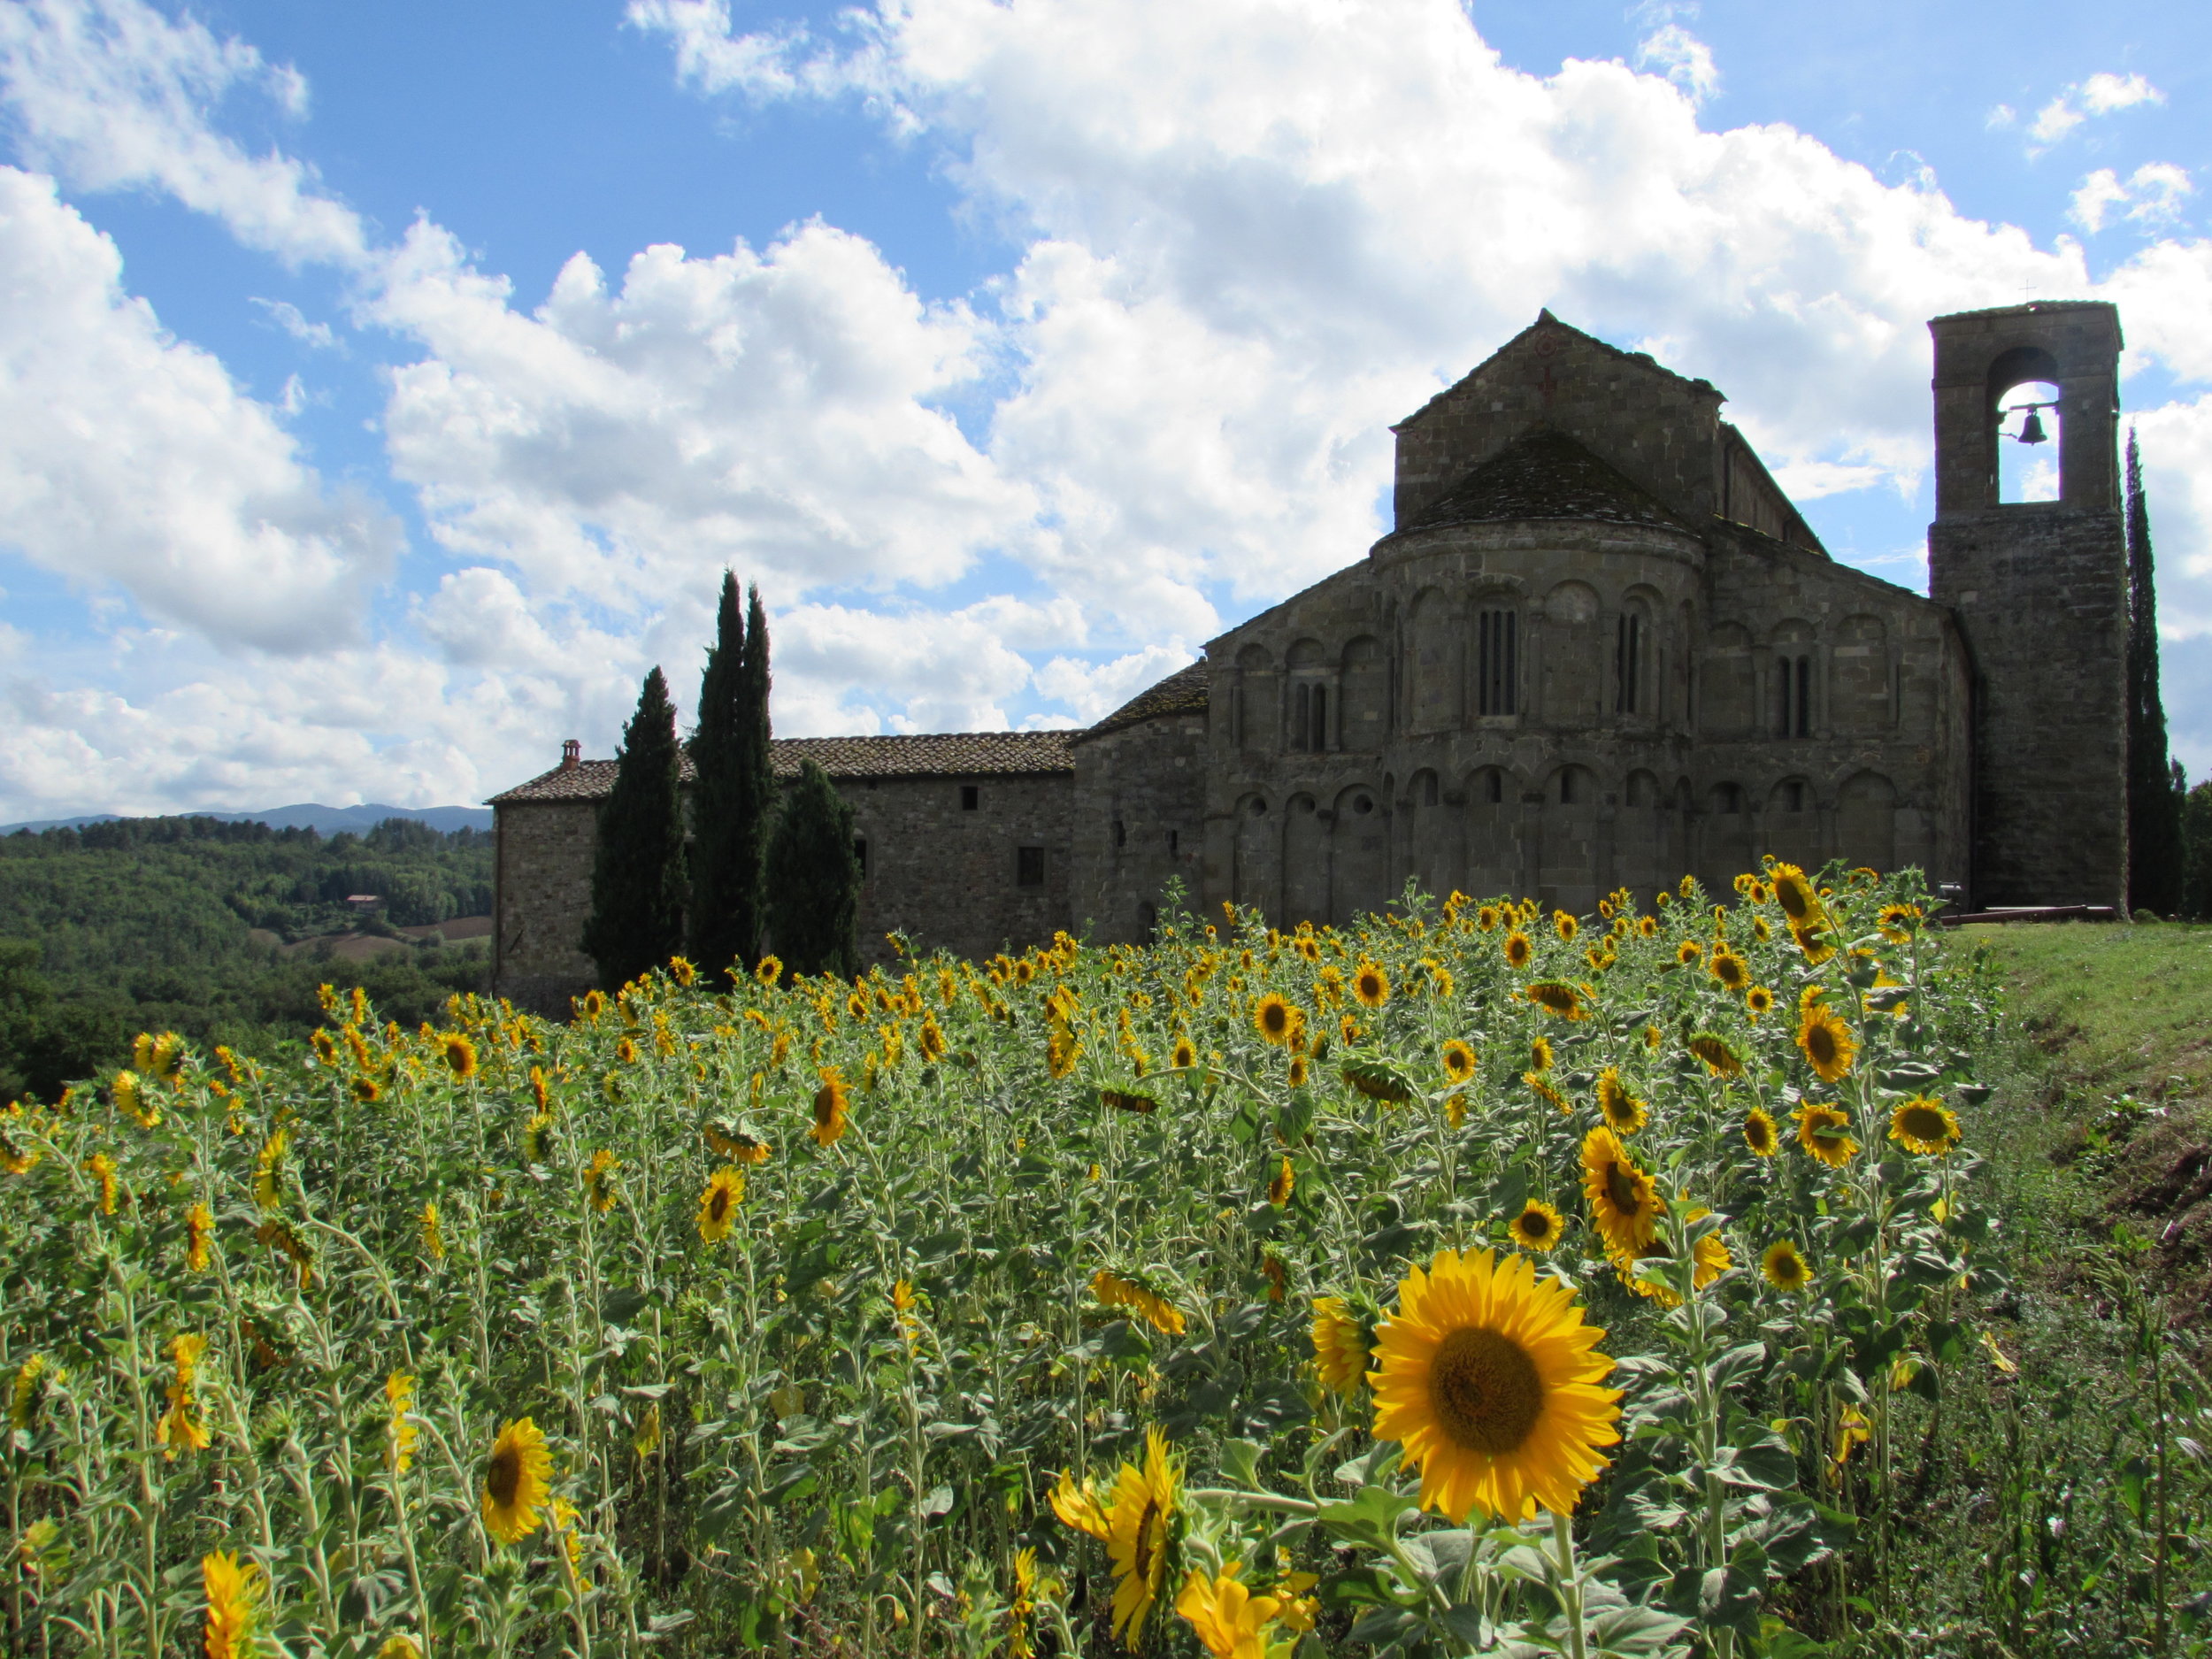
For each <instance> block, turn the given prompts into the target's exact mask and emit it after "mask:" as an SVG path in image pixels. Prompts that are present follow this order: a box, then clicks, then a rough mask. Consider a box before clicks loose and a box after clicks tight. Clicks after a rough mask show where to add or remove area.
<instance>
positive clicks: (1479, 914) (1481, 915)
mask: <svg viewBox="0 0 2212 1659" xmlns="http://www.w3.org/2000/svg"><path fill="white" fill-rule="evenodd" d="M1475 926H1477V927H1479V928H1480V929H1481V930H1482V931H1483V932H1484V933H1496V932H1497V931H1498V907H1497V906H1496V905H1494V904H1486V905H1484V906H1483V907H1482V908H1481V909H1480V910H1477V911H1476V912H1475Z"/></svg>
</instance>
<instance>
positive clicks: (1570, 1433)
mask: <svg viewBox="0 0 2212 1659" xmlns="http://www.w3.org/2000/svg"><path fill="white" fill-rule="evenodd" d="M1604 1334H1605V1333H1603V1332H1602V1331H1601V1330H1599V1329H1597V1328H1596V1327H1595V1326H1593V1325H1585V1324H1584V1323H1583V1318H1582V1310H1581V1308H1580V1307H1578V1305H1577V1304H1576V1302H1575V1300H1574V1296H1573V1294H1572V1293H1571V1291H1569V1290H1568V1289H1567V1288H1566V1287H1565V1286H1562V1285H1559V1284H1557V1283H1555V1282H1551V1281H1539V1280H1538V1279H1537V1277H1536V1274H1535V1271H1534V1269H1533V1268H1532V1266H1531V1265H1530V1263H1529V1260H1528V1258H1527V1257H1526V1256H1509V1257H1508V1258H1507V1259H1506V1260H1505V1261H1504V1262H1503V1263H1500V1262H1499V1261H1498V1259H1497V1257H1496V1256H1495V1254H1494V1252H1492V1251H1489V1250H1484V1251H1482V1252H1481V1253H1479V1255H1468V1256H1462V1255H1460V1254H1459V1252H1457V1251H1455V1250H1440V1251H1438V1252H1437V1254H1436V1256H1435V1258H1434V1259H1433V1260H1432V1262H1431V1263H1429V1267H1428V1270H1427V1271H1422V1270H1421V1269H1420V1268H1418V1267H1415V1268H1413V1269H1411V1270H1409V1271H1408V1273H1407V1274H1406V1277H1405V1279H1404V1281H1403V1282H1402V1283H1401V1284H1400V1285H1399V1286H1398V1311H1397V1312H1396V1314H1394V1316H1393V1317H1391V1318H1389V1319H1388V1320H1386V1322H1385V1323H1384V1325H1383V1327H1382V1329H1381V1331H1380V1332H1379V1333H1378V1335H1377V1352H1378V1356H1379V1357H1378V1361H1377V1369H1376V1370H1375V1371H1373V1372H1372V1373H1371V1375H1370V1376H1369V1378H1368V1381H1369V1382H1370V1383H1371V1385H1372V1386H1373V1387H1374V1390H1375V1428H1374V1433H1375V1438H1376V1439H1377V1440H1396V1441H1398V1442H1399V1443H1400V1444H1401V1445H1402V1446H1403V1447H1404V1448H1405V1453H1406V1461H1407V1462H1408V1463H1412V1464H1415V1465H1417V1467H1418V1468H1419V1469H1420V1471H1421V1504H1422V1507H1423V1508H1425V1509H1434V1510H1436V1511H1437V1512H1439V1513H1440V1514H1441V1515H1443V1516H1444V1517H1446V1518H1447V1519H1448V1520H1451V1521H1453V1522H1455V1523H1456V1522H1461V1521H1464V1520H1466V1519H1467V1518H1468V1517H1470V1516H1471V1515H1472V1514H1473V1513H1474V1512H1475V1511H1476V1510H1477V1509H1481V1510H1483V1511H1484V1512H1485V1513H1486V1514H1489V1515H1494V1516H1499V1517H1503V1518H1505V1519H1507V1520H1512V1521H1518V1520H1524V1519H1525V1518H1527V1517H1530V1516H1532V1515H1533V1514H1534V1513H1535V1512H1536V1510H1537V1509H1538V1507H1539V1506H1541V1507H1542V1508H1544V1509H1549V1510H1551V1511H1552V1512H1553V1513H1554V1514H1555V1515H1567V1514H1571V1512H1572V1511H1573V1509H1574V1507H1575V1500H1576V1498H1577V1496H1578V1494H1580V1492H1581V1490H1582V1488H1583V1487H1584V1486H1586V1485H1588V1484H1589V1482H1590V1481H1591V1480H1592V1479H1594V1477H1595V1476H1596V1474H1597V1472H1598V1471H1599V1470H1601V1469H1603V1468H1604V1467H1605V1466H1606V1463H1607V1462H1608V1459H1606V1458H1605V1457H1604V1456H1603V1455H1601V1454H1600V1453H1599V1452H1598V1451H1597V1449H1596V1448H1599V1447H1601V1446H1610V1445H1612V1444H1614V1443H1615V1442H1617V1440H1619V1439H1620V1431H1619V1430H1618V1429H1617V1427H1615V1425H1616V1423H1617V1421H1618V1419H1619V1417H1620V1408H1619V1405H1618V1403H1617V1402H1619V1400H1620V1392H1619V1390H1617V1389H1613V1388H1606V1387H1602V1386H1600V1385H1601V1384H1602V1383H1603V1381H1604V1380H1605V1378H1606V1376H1607V1374H1608V1373H1609V1372H1610V1371H1611V1370H1612V1369H1613V1362H1612V1361H1611V1360H1610V1359H1609V1358H1607V1357H1606V1356H1604V1355H1602V1354H1600V1353H1598V1352H1596V1346H1597V1341H1598V1339H1599V1338H1600V1337H1601V1336H1603V1335H1604Z"/></svg>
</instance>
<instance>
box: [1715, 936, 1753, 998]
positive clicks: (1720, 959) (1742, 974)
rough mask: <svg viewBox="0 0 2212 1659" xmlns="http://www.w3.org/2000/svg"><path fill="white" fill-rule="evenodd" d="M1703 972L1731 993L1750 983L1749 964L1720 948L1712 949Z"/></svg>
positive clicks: (1730, 951) (1729, 951)
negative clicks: (1710, 958)
mask: <svg viewBox="0 0 2212 1659" xmlns="http://www.w3.org/2000/svg"><path fill="white" fill-rule="evenodd" d="M1705 972H1708V973H1709V974H1711V975H1712V976H1713V977H1714V978H1715V979H1718V980H1719V981H1720V982H1721V984H1722V986H1724V987H1725V988H1727V989H1728V990H1731V991H1740V990H1742V989H1743V988H1744V987H1745V986H1747V985H1748V984H1750V983H1751V964H1749V963H1747V962H1746V961H1745V960H1744V959H1743V958H1742V957H1741V956H1738V955H1737V954H1736V953H1735V952H1734V951H1732V950H1729V949H1724V948H1723V947H1721V946H1715V947H1714V948H1713V958H1712V960H1711V961H1710V962H1709V963H1707V964H1705Z"/></svg>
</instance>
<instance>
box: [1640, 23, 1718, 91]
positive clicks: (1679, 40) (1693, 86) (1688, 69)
mask: <svg viewBox="0 0 2212 1659" xmlns="http://www.w3.org/2000/svg"><path fill="white" fill-rule="evenodd" d="M1636 66H1637V67H1638V68H1639V69H1655V70H1657V71H1658V72H1659V73H1661V74H1663V75H1664V76H1665V77H1666V78H1667V79H1668V80H1669V81H1672V82H1674V84H1675V85H1676V86H1678V87H1679V88H1682V90H1683V91H1684V92H1686V93H1687V94H1688V95H1689V96H1690V99H1691V101H1692V102H1693V103H1696V104H1703V103H1705V102H1706V101H1707V100H1708V99H1709V98H1711V97H1712V96H1713V95H1714V94H1716V93H1717V92H1718V91H1719V90H1720V66H1719V65H1717V64H1716V63H1714V61H1713V52H1712V49H1711V48H1710V47H1709V46H1708V45H1706V43H1705V42H1703V41H1701V40H1700V39H1698V38H1697V36H1696V35H1693V34H1691V33H1690V32H1689V30H1687V29H1686V28H1684V27H1682V26H1681V25H1680V24H1679V23H1666V24H1663V25H1661V26H1660V27H1658V28H1655V29H1654V30H1653V31H1652V32H1651V33H1650V34H1648V35H1645V36H1644V38H1643V39H1642V40H1641V41H1639V42H1637V44H1636Z"/></svg>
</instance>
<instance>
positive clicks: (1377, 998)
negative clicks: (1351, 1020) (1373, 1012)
mask: <svg viewBox="0 0 2212 1659" xmlns="http://www.w3.org/2000/svg"><path fill="white" fill-rule="evenodd" d="M1352 995H1353V997H1354V998H1355V999H1356V1001H1357V1002H1359V1004H1360V1006H1361V1007H1362V1008H1380V1007H1381V1006H1382V1005H1383V1004H1384V1003H1385V1002H1388V1001H1389V1000H1390V976H1389V975H1388V974H1386V973H1385V972H1383V971H1382V964H1380V963H1377V962H1362V963H1361V964H1359V966H1358V967H1357V968H1356V970H1354V972H1353V974H1352Z"/></svg>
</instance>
